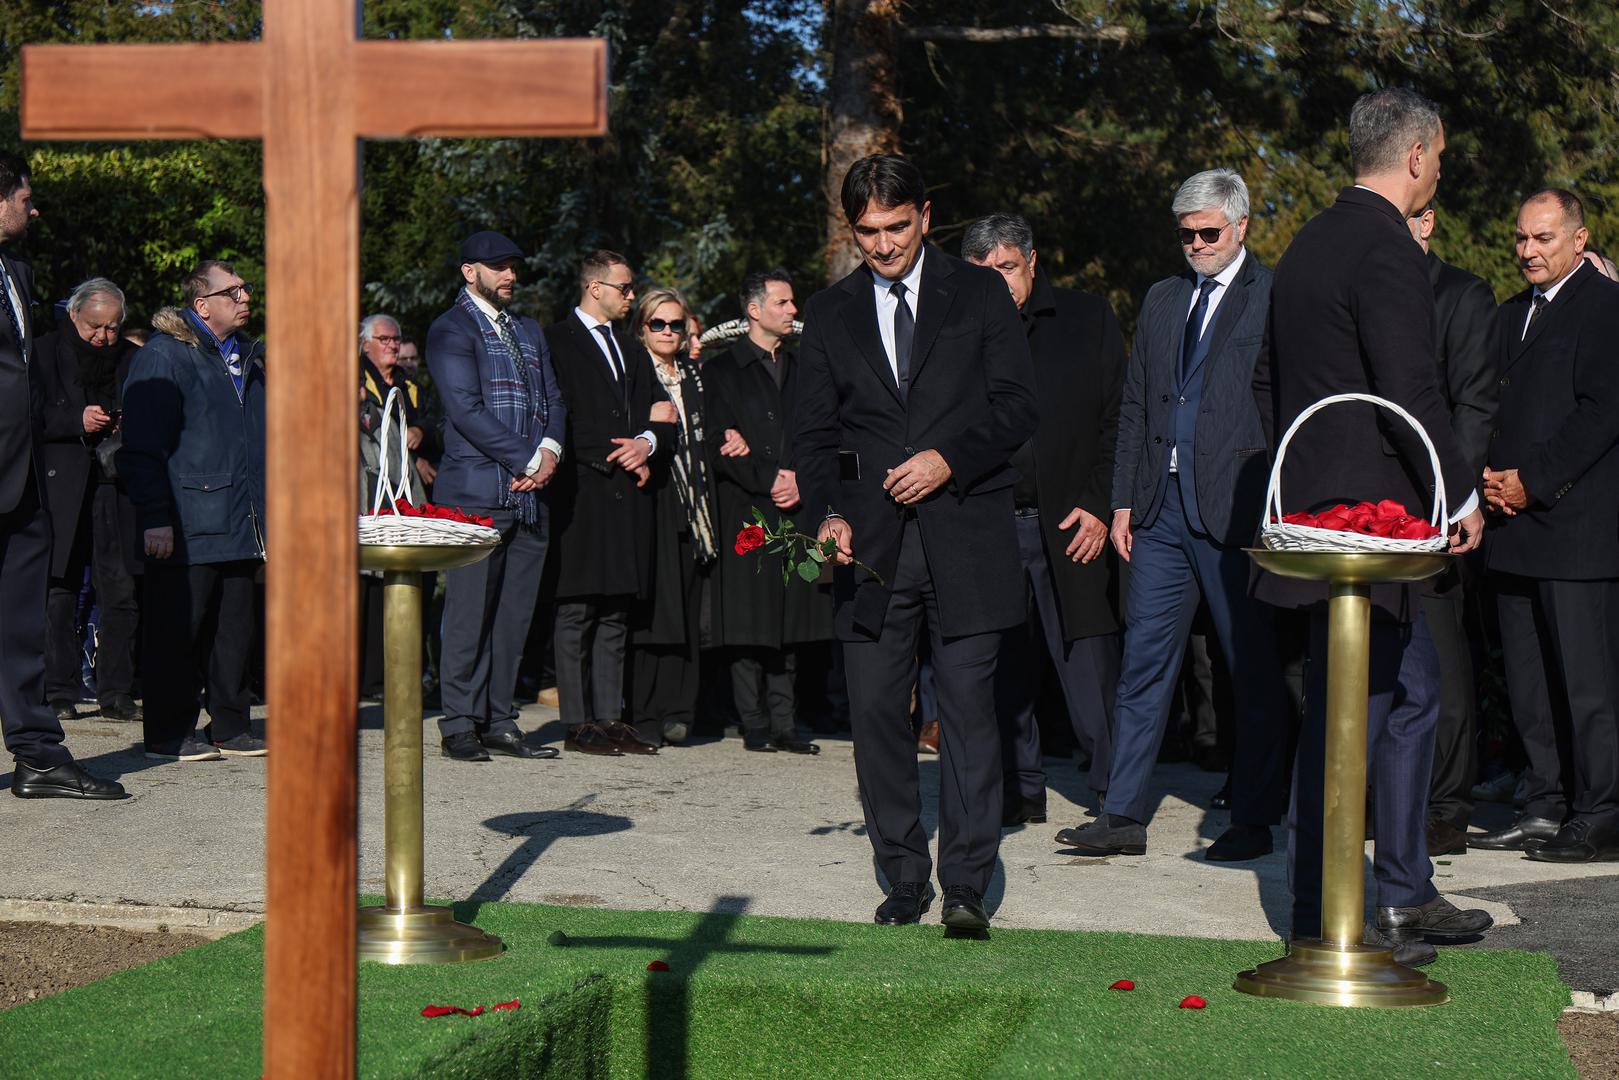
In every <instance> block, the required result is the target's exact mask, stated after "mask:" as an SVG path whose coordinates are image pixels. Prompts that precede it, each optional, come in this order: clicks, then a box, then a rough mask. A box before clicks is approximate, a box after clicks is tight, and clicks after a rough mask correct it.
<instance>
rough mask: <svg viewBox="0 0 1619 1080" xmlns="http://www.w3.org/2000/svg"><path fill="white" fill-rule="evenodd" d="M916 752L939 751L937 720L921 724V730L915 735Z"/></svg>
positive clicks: (928, 752)
mask: <svg viewBox="0 0 1619 1080" xmlns="http://www.w3.org/2000/svg"><path fill="white" fill-rule="evenodd" d="M916 752H917V753H918V754H937V753H938V752H939V722H938V721H937V720H935V721H933V722H932V723H930V724H923V725H922V730H921V731H919V732H917V735H916Z"/></svg>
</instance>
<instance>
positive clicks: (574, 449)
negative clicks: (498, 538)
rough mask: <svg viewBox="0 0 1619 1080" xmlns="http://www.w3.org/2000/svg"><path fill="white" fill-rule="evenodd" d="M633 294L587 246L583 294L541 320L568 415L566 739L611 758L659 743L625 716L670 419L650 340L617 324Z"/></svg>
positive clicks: (563, 597)
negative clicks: (554, 316) (653, 462)
mask: <svg viewBox="0 0 1619 1080" xmlns="http://www.w3.org/2000/svg"><path fill="white" fill-rule="evenodd" d="M634 299H635V276H634V275H633V274H632V273H631V272H630V265H629V261H628V260H627V259H625V258H624V256H622V255H620V254H618V253H616V252H612V251H597V252H594V253H592V254H591V255H589V256H588V257H586V258H585V260H584V262H583V263H582V264H581V266H580V267H579V303H578V304H577V306H575V307H574V309H573V311H572V312H570V313H569V314H568V316H567V317H566V318H564V319H563V320H562V321H561V322H559V323H556V324H555V325H553V326H549V327H546V330H545V336H546V338H547V339H548V340H549V341H550V342H551V355H552V357H553V358H554V359H555V361H556V366H557V379H558V381H559V382H560V383H561V384H562V393H563V395H564V396H565V397H566V398H567V400H568V421H569V423H568V442H567V453H566V454H565V455H564V461H563V468H562V470H561V472H560V473H559V475H558V478H557V495H556V505H557V544H558V547H559V552H558V558H559V559H560V560H561V561H560V563H559V564H558V567H557V571H558V572H557V594H556V601H557V603H556V633H555V637H554V638H553V643H554V648H555V652H556V671H557V698H558V704H559V708H560V710H561V713H562V722H563V724H564V725H566V727H567V731H568V733H567V738H566V739H565V740H564V742H563V746H564V747H566V748H567V749H568V750H572V751H576V752H578V753H581V754H600V755H603V756H607V757H615V756H618V755H621V754H655V753H657V752H658V745H659V744H658V743H657V742H654V741H652V740H650V739H646V738H643V737H642V736H641V734H640V733H638V732H637V731H636V729H635V728H634V727H632V726H630V725H629V724H627V723H625V722H624V718H623V710H624V661H625V657H626V655H627V652H628V644H629V627H630V607H631V605H632V604H633V603H634V602H635V601H636V600H637V599H640V598H644V597H645V596H647V594H648V592H649V590H650V589H651V585H652V513H653V493H652V489H650V488H648V487H647V486H646V483H647V480H648V479H649V478H650V477H651V475H652V474H651V470H650V468H649V467H648V464H647V463H648V461H649V460H650V459H651V457H652V456H653V455H654V454H656V453H658V450H659V447H660V446H662V445H663V443H664V442H665V440H667V439H668V438H670V437H671V436H672V432H673V425H672V424H671V423H669V421H672V420H673V419H674V406H673V405H671V404H670V402H669V399H668V396H667V395H666V394H665V393H664V390H663V384H662V383H660V382H659V381H658V378H657V374H656V373H655V372H654V371H653V370H652V361H651V359H650V358H649V357H648V356H647V353H646V350H645V349H643V348H642V347H641V346H640V345H638V344H635V343H633V342H632V341H631V340H630V338H629V337H628V336H626V335H625V334H623V333H622V332H620V331H619V330H618V328H617V327H616V326H615V325H614V324H615V323H617V322H619V321H620V320H621V319H623V318H624V317H625V316H626V315H627V314H628V313H629V310H630V305H631V303H632V302H633V301H634ZM658 405H661V406H662V408H661V409H656V406H658ZM655 409H656V415H654V411H655Z"/></svg>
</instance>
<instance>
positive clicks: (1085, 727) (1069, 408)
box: [961, 214, 1124, 826]
mask: <svg viewBox="0 0 1619 1080" xmlns="http://www.w3.org/2000/svg"><path fill="white" fill-rule="evenodd" d="M961 256H962V258H964V259H966V260H967V261H968V262H972V263H977V264H978V265H980V266H987V267H989V268H990V269H992V270H994V271H996V272H997V273H999V274H1000V275H1001V276H1002V277H1003V278H1005V279H1006V286H1007V289H1008V290H1009V291H1010V292H1011V294H1012V302H1013V303H1015V304H1016V305H1017V307H1018V312H1019V314H1020V315H1021V316H1022V319H1023V325H1024V328H1025V329H1026V330H1027V332H1028V335H1029V352H1030V355H1031V357H1032V359H1033V361H1034V377H1035V381H1036V390H1037V392H1038V393H1039V395H1040V400H1041V401H1042V402H1044V403H1045V406H1046V407H1045V408H1043V409H1042V410H1041V411H1040V426H1039V427H1038V428H1037V429H1035V433H1034V438H1032V439H1030V440H1029V441H1028V442H1026V443H1024V444H1023V446H1022V447H1020V448H1019V449H1018V452H1017V453H1016V454H1015V455H1013V457H1012V465H1013V466H1014V467H1015V468H1016V469H1017V473H1018V477H1017V483H1016V484H1014V485H1013V487H1012V501H1013V506H1014V510H1013V513H1014V514H1015V516H1016V517H1017V532H1018V552H1019V555H1020V556H1021V558H1022V560H1023V569H1024V574H1025V577H1026V580H1027V582H1028V597H1029V603H1030V606H1031V609H1032V611H1033V614H1034V622H1035V624H1036V626H1035V628H1036V629H1037V630H1038V633H1039V640H1040V646H1035V644H1034V641H1033V640H1031V639H1032V635H1031V634H1030V633H1029V627H1027V626H1024V627H1020V628H1018V629H1015V630H1013V631H1011V632H1010V633H1008V634H1007V635H1006V639H1005V641H1004V642H1003V643H1002V646H1001V656H1000V660H999V662H998V664H997V667H996V671H995V687H996V693H995V696H996V701H997V705H998V710H999V713H1000V726H1001V777H1002V780H1001V785H1002V788H1003V791H1002V803H1003V807H1004V809H1003V810H1002V814H1001V824H1002V825H1005V826H1012V825H1021V824H1024V823H1026V822H1028V823H1038V822H1044V821H1045V820H1046V774H1045V767H1044V765H1043V764H1042V761H1041V757H1042V755H1041V753H1040V726H1039V724H1038V723H1036V722H1035V715H1034V698H1035V690H1036V689H1037V685H1036V684H1037V677H1038V674H1039V670H1040V668H1039V665H1038V663H1037V662H1036V661H1035V660H1034V659H1033V656H1034V655H1038V654H1037V653H1032V652H1031V649H1032V648H1040V647H1043V649H1044V651H1045V653H1046V654H1048V655H1049V656H1050V658H1051V662H1052V664H1053V666H1055V667H1056V669H1057V681H1058V683H1059V684H1060V685H1061V686H1062V694H1063V701H1064V702H1065V703H1066V704H1067V706H1068V717H1069V721H1070V722H1071V723H1072V724H1073V726H1074V736H1075V737H1076V738H1077V739H1078V740H1079V747H1080V753H1081V755H1082V756H1083V757H1084V758H1086V759H1087V761H1088V766H1089V770H1088V777H1089V783H1090V786H1091V790H1092V791H1095V792H1097V793H1099V794H1100V793H1102V792H1105V791H1106V790H1107V771H1108V764H1109V761H1110V760H1111V758H1112V740H1111V738H1110V736H1109V728H1110V727H1111V725H1112V723H1113V694H1114V691H1115V690H1116V689H1117V687H1118V682H1119V635H1118V629H1119V613H1118V586H1119V582H1118V569H1117V564H1116V563H1115V562H1114V554H1113V551H1112V550H1111V549H1110V547H1109V546H1108V542H1107V509H1108V498H1109V495H1110V493H1111V490H1112V486H1113V443H1114V439H1115V438H1116V437H1117V434H1118V427H1119V392H1120V390H1121V388H1122V387H1123V385H1124V335H1123V334H1122V333H1121V332H1120V330H1119V323H1118V320H1117V319H1115V318H1114V317H1113V309H1112V307H1110V306H1109V305H1108V302H1107V300H1106V298H1104V297H1101V296H1097V295H1095V294H1093V293H1083V292H1078V291H1076V290H1073V289H1058V288H1054V287H1053V286H1052V284H1051V281H1050V279H1049V278H1047V277H1046V273H1045V270H1044V269H1043V268H1042V267H1040V265H1039V253H1038V252H1036V251H1035V249H1034V233H1033V231H1032V230H1031V229H1030V228H1029V223H1028V222H1027V221H1025V220H1023V218H1021V217H1019V216H1018V215H1016V214H991V215H989V216H988V217H986V218H981V219H979V220H978V221H975V222H973V223H972V224H971V225H969V226H968V227H967V231H966V233H965V234H964V235H963V236H962V239H961Z"/></svg>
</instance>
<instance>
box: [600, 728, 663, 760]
mask: <svg viewBox="0 0 1619 1080" xmlns="http://www.w3.org/2000/svg"><path fill="white" fill-rule="evenodd" d="M600 726H601V730H602V734H603V735H606V736H607V737H608V738H609V739H611V740H612V743H613V745H614V746H616V747H618V749H619V752H620V753H625V754H656V753H657V752H658V744H657V743H655V742H652V741H651V740H649V739H643V738H642V737H641V733H640V732H639V731H636V730H635V729H634V728H632V727H630V725H628V724H626V723H625V722H624V721H622V720H609V721H608V722H607V723H605V724H602V725H600Z"/></svg>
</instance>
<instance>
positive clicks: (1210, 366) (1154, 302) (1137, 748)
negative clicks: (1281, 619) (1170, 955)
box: [1104, 254, 1287, 825]
mask: <svg viewBox="0 0 1619 1080" xmlns="http://www.w3.org/2000/svg"><path fill="white" fill-rule="evenodd" d="M1270 283H1271V272H1270V271H1269V270H1267V269H1266V268H1265V267H1263V266H1261V265H1260V264H1259V262H1258V261H1257V260H1256V259H1255V258H1254V257H1253V255H1252V254H1245V255H1244V256H1243V261H1242V264H1241V265H1240V266H1239V267H1238V268H1237V271H1236V276H1235V277H1233V278H1232V280H1231V283H1230V284H1229V285H1228V286H1224V288H1226V289H1228V290H1229V291H1228V293H1227V295H1225V296H1224V297H1222V298H1221V299H1220V301H1219V305H1218V307H1216V309H1215V312H1214V315H1213V317H1212V319H1211V320H1210V321H1209V323H1208V325H1207V326H1206V328H1205V329H1204V330H1203V333H1202V335H1201V337H1200V338H1199V339H1198V342H1197V345H1196V347H1195V349H1194V350H1193V352H1192V353H1191V355H1190V356H1189V357H1188V362H1187V363H1185V364H1183V363H1182V356H1181V352H1182V341H1183V335H1184V334H1185V331H1186V325H1187V321H1188V317H1189V315H1190V313H1191V311H1192V307H1193V302H1194V297H1195V295H1196V293H1197V290H1198V283H1197V276H1196V275H1195V274H1193V273H1192V272H1191V271H1190V270H1188V271H1186V272H1184V273H1181V274H1178V275H1176V276H1175V277H1172V278H1166V279H1165V280H1163V281H1160V282H1158V283H1157V284H1156V285H1154V286H1153V287H1152V288H1151V289H1150V290H1148V292H1147V298H1146V300H1145V301H1144V302H1143V303H1142V307H1141V318H1140V320H1139V321H1138V322H1137V325H1136V336H1135V342H1134V345H1133V347H1132V349H1131V353H1130V366H1129V368H1128V370H1127V372H1126V374H1125V381H1124V396H1123V400H1122V402H1121V404H1120V407H1119V442H1118V449H1117V452H1116V454H1115V461H1116V463H1117V464H1116V467H1115V470H1114V475H1113V499H1112V503H1113V506H1112V509H1113V510H1115V511H1117V510H1120V509H1124V508H1129V509H1130V525H1131V528H1132V529H1133V530H1134V546H1133V548H1132V552H1131V558H1130V588H1129V592H1128V595H1127V597H1126V600H1125V609H1124V622H1125V631H1124V635H1125V636H1124V667H1123V670H1122V671H1121V672H1120V675H1119V691H1118V704H1117V706H1116V711H1115V713H1114V735H1113V766H1112V769H1111V773H1110V777H1109V784H1108V792H1107V799H1106V801H1105V806H1104V808H1105V810H1106V812H1107V813H1109V814H1116V815H1119V816H1121V817H1126V818H1130V819H1132V820H1134V821H1139V822H1145V821H1146V820H1147V818H1148V816H1149V814H1150V812H1151V808H1150V806H1149V804H1148V800H1147V791H1148V782H1149V780H1150V779H1151V777H1152V767H1153V763H1154V762H1155V761H1156V760H1157V758H1158V747H1159V744H1160V743H1161V742H1162V741H1163V737H1164V725H1165V722H1166V721H1167V720H1168V717H1169V707H1170V698H1171V696H1172V694H1173V693H1174V686H1175V677H1176V672H1178V671H1179V670H1180V665H1181V657H1182V656H1183V655H1184V653H1185V651H1186V639H1187V635H1188V634H1189V633H1190V631H1191V626H1192V618H1193V616H1194V615H1196V613H1197V607H1198V601H1199V599H1200V598H1201V599H1202V600H1203V601H1205V602H1206V603H1207V604H1208V607H1209V613H1210V615H1211V616H1212V618H1213V622H1214V628H1215V633H1216V634H1217V636H1218V637H1219V639H1220V646H1221V648H1222V649H1223V650H1224V652H1225V656H1226V661H1227V663H1228V664H1229V665H1230V667H1231V672H1232V682H1233V685H1234V687H1235V689H1236V697H1237V734H1236V748H1235V756H1234V759H1233V762H1232V778H1231V819H1232V821H1233V823H1236V824H1245V825H1273V824H1275V823H1277V822H1278V821H1280V820H1281V814H1282V809H1283V799H1284V787H1285V785H1284V782H1283V777H1284V770H1285V767H1286V753H1285V746H1286V742H1287V739H1286V726H1285V716H1286V703H1285V695H1284V694H1283V690H1282V683H1281V677H1280V673H1279V672H1278V670H1277V666H1276V648H1275V641H1274V635H1273V631H1272V625H1271V615H1270V613H1269V612H1268V611H1265V610H1263V609H1260V608H1259V607H1258V606H1257V605H1255V604H1254V602H1253V601H1252V600H1251V599H1250V598H1249V596H1248V556H1247V555H1246V554H1245V553H1244V552H1243V550H1242V548H1243V545H1244V544H1246V543H1248V542H1250V541H1251V540H1252V539H1253V536H1254V533H1255V531H1256V530H1257V528H1258V525H1259V519H1260V513H1261V507H1262V504H1263V502H1264V494H1265V492H1264V488H1265V438H1264V432H1263V429H1262V428H1261V426H1260V418H1259V410H1258V408H1257V407H1256V406H1255V404H1254V399H1253V393H1252V381H1253V372H1254V364H1255V362H1256V360H1257V359H1258V357H1259V353H1260V346H1261V344H1262V342H1263V339H1264V331H1265V318H1266V314H1267V312H1268V309H1269V302H1270ZM1171 450H1174V451H1175V465H1176V471H1175V472H1173V473H1171V472H1170V454H1171Z"/></svg>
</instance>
